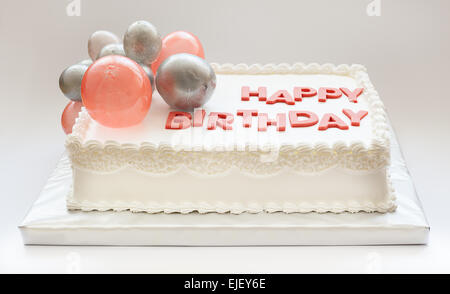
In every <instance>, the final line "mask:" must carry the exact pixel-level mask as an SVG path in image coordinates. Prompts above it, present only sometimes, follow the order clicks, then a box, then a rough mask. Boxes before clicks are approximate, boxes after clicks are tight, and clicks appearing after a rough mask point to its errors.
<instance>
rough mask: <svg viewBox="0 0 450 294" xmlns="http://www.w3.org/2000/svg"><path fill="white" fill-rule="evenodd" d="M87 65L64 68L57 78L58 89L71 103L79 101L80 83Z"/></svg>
mask: <svg viewBox="0 0 450 294" xmlns="http://www.w3.org/2000/svg"><path fill="white" fill-rule="evenodd" d="M87 69H88V66H87V65H83V64H75V65H71V66H69V67H68V68H66V69H65V70H64V71H63V72H62V73H61V76H60V77H59V88H61V91H62V92H63V94H64V95H65V96H66V97H67V98H69V99H70V100H73V101H81V81H82V79H83V76H84V73H85V72H86V70H87Z"/></svg>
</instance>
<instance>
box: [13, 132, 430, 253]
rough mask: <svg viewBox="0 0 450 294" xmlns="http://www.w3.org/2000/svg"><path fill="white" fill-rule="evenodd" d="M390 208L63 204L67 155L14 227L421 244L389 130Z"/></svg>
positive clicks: (145, 238)
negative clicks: (227, 209) (93, 207)
mask: <svg viewBox="0 0 450 294" xmlns="http://www.w3.org/2000/svg"><path fill="white" fill-rule="evenodd" d="M390 172H391V179H392V182H393V186H394V189H395V191H396V196H397V205H398V208H397V210H396V211H395V212H393V213H386V214H381V213H355V214H351V213H344V214H333V213H322V214H319V213H305V214H302V213H292V214H285V213H272V214H270V213H259V214H249V213H244V214H240V215H233V214H216V213H209V214H198V213H191V214H147V213H132V212H128V211H124V212H82V211H68V210H67V209H66V196H67V194H68V193H69V190H70V188H71V176H72V174H71V173H72V171H71V168H70V162H69V159H68V157H67V155H64V156H63V157H62V158H61V160H60V162H59V163H58V165H57V167H56V169H55V171H54V172H53V174H52V175H51V176H50V178H49V179H48V182H47V184H46V185H45V187H44V189H43V191H42V192H41V194H40V196H39V198H38V199H37V200H36V202H35V203H34V204H33V206H32V207H31V209H30V211H29V212H28V215H27V216H26V217H25V219H24V221H23V222H22V224H21V225H20V226H19V228H20V231H21V233H22V237H23V241H24V243H25V244H40V245H123V246H125V245H153V246H160V245H172V246H251V245H386V244H426V243H427V240H428V234H429V230H430V227H429V225H428V223H427V220H426V218H425V214H424V212H423V210H422V207H421V205H420V202H419V199H418V198H417V196H416V192H415V189H414V185H413V182H412V180H411V177H410V175H409V172H408V169H407V167H406V165H405V162H404V160H403V156H402V154H401V151H400V147H399V145H398V142H397V140H396V138H395V135H394V133H393V132H392V163H391V166H390Z"/></svg>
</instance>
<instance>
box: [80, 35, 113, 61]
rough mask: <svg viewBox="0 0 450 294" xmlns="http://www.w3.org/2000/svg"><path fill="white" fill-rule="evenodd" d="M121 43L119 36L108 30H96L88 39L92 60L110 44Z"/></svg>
mask: <svg viewBox="0 0 450 294" xmlns="http://www.w3.org/2000/svg"><path fill="white" fill-rule="evenodd" d="M115 43H120V40H119V38H118V37H117V36H116V35H114V34H113V33H111V32H108V31H96V32H94V33H93V34H92V35H91V36H90V37H89V41H88V53H89V56H90V57H91V59H92V60H94V61H95V60H96V59H97V56H98V54H99V53H100V51H101V50H102V49H103V47H105V46H106V45H108V44H115Z"/></svg>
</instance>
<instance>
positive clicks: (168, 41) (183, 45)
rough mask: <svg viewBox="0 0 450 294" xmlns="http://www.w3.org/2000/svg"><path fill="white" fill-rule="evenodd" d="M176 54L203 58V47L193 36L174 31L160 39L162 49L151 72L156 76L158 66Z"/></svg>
mask: <svg viewBox="0 0 450 294" xmlns="http://www.w3.org/2000/svg"><path fill="white" fill-rule="evenodd" d="M177 53H189V54H192V55H197V56H198V57H200V58H203V59H204V58H205V53H204V52H203V46H202V44H201V43H200V40H199V39H198V38H197V37H196V36H194V35H193V34H191V33H189V32H185V31H176V32H173V33H170V34H168V35H167V36H165V37H164V38H163V39H162V47H161V51H160V52H159V55H158V57H157V58H156V60H155V61H154V62H153V63H152V71H153V73H154V74H156V71H157V70H158V67H159V65H160V64H161V63H162V62H163V61H164V60H166V58H167V57H169V56H171V55H174V54H177Z"/></svg>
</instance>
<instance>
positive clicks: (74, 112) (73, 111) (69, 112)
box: [61, 101, 83, 135]
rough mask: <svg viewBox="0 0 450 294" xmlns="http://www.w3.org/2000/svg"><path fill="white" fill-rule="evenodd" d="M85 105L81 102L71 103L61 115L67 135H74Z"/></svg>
mask: <svg viewBox="0 0 450 294" xmlns="http://www.w3.org/2000/svg"><path fill="white" fill-rule="evenodd" d="M82 106H83V103H81V101H70V102H69V103H68V104H67V105H66V107H65V108H64V111H63V113H62V115H61V125H62V128H63V130H64V133H66V135H68V134H70V133H72V128H73V125H74V124H75V120H76V119H77V117H78V113H79V112H80V110H81V107H82Z"/></svg>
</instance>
